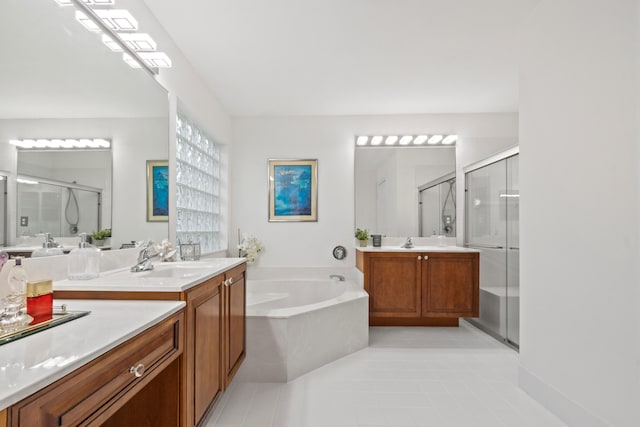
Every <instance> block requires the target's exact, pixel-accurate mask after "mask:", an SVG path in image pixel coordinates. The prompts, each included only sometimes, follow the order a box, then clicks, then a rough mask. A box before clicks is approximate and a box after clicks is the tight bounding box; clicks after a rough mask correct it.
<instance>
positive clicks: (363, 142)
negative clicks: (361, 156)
mask: <svg viewBox="0 0 640 427" xmlns="http://www.w3.org/2000/svg"><path fill="white" fill-rule="evenodd" d="M367 142H369V137H368V136H359V137H357V138H356V145H367Z"/></svg>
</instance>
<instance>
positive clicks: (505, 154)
mask: <svg viewBox="0 0 640 427" xmlns="http://www.w3.org/2000/svg"><path fill="white" fill-rule="evenodd" d="M519 154H520V147H513V148H510V149H508V150H505V151H502V152H500V153H497V154H494V155H492V156H490V157H488V158H486V159H483V160H481V161H479V162H476V163H473V164H471V165H468V166H465V167H464V168H463V173H464V186H465V188H464V193H465V200H464V204H465V206H464V211H465V215H464V216H465V221H464V246H465V247H468V248H473V249H478V250H480V251H482V250H483V249H485V250H504V251H505V271H504V273H505V307H504V310H505V320H504V322H505V325H504V326H505V332H504V336H503V335H502V334H501V333H500V331H499V330H498V331H495V330H493V329H491V328H490V327H489V326H487V325H484V324H483V323H482V322H481V318H477V319H466V320H467V321H469V322H470V323H471V324H473V325H474V326H476V327H477V328H479V329H481V330H482V331H484V332H486V333H487V334H489V335H491V336H492V337H494V338H495V339H497V340H498V341H500V342H502V343H504V344H505V345H507V346H509V347H511V348H513V349H515V350H519V349H520V344H519V334H518V342H514V341H512V340H511V339H509V337H510V334H509V328H510V326H509V323H510V322H509V320H510V318H509V302H508V298H509V283H510V281H509V273H510V270H509V267H510V264H511V262H510V257H509V251H511V250H517V251H518V252H519V247H513V246H512V245H511V244H510V243H509V242H510V236H509V230H508V228H509V227H508V215H509V212H508V207H505V227H506V228H507V229H506V230H505V233H506V234H505V241H504V246H493V245H482V244H470V243H469V240H470V231H469V222H470V221H469V220H470V217H471V215H470V214H469V211H468V209H469V206H470V205H469V192H468V174H469V173H471V172H474V171H477V170H479V169H482V168H484V167H487V166H490V165H493V164H495V163H498V162H501V161H505V162H507V160H508V159H510V158H513V157H515V156H518V155H519ZM508 174H509V167H508V163H505V185H506V186H508V184H509V175H508ZM518 227H519V218H518ZM518 262H519V261H518ZM518 268H519V267H518ZM518 288H519V279H518ZM480 289H481V290H482V283H480ZM481 294H482V292H481ZM480 304H481V312H482V298H481V301H480ZM518 304H520V302H519V296H518ZM499 309H500V310H501V309H502V308H501V307H499ZM518 318H519V313H518ZM518 328H519V320H518Z"/></svg>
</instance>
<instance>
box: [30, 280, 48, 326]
mask: <svg viewBox="0 0 640 427" xmlns="http://www.w3.org/2000/svg"><path fill="white" fill-rule="evenodd" d="M27 314H29V316H31V317H33V322H31V324H32V325H35V324H36V323H41V322H44V321H47V320H51V318H52V316H53V283H52V282H51V280H41V281H39V282H29V283H27Z"/></svg>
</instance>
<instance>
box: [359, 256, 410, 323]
mask: <svg viewBox="0 0 640 427" xmlns="http://www.w3.org/2000/svg"><path fill="white" fill-rule="evenodd" d="M367 259H368V266H366V267H365V269H366V270H367V271H366V272H365V278H367V280H366V283H365V285H366V290H367V292H369V314H370V315H371V316H372V317H419V316H420V308H421V307H420V306H421V304H420V300H421V288H420V274H421V272H420V265H421V259H422V256H421V254H417V253H395V252H387V253H370V254H367Z"/></svg>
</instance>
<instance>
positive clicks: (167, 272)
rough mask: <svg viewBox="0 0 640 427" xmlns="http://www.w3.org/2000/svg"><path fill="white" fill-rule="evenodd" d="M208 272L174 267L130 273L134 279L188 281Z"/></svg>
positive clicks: (192, 268) (193, 268) (200, 269)
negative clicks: (155, 278) (169, 278)
mask: <svg viewBox="0 0 640 427" xmlns="http://www.w3.org/2000/svg"><path fill="white" fill-rule="evenodd" d="M207 273H208V270H206V269H202V268H195V267H185V266H174V267H173V268H161V269H160V268H158V269H156V268H154V269H153V270H148V271H142V272H140V273H131V274H132V275H134V277H161V278H165V277H167V278H168V277H172V278H176V279H188V278H191V277H197V276H203V275H206V274H207Z"/></svg>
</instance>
